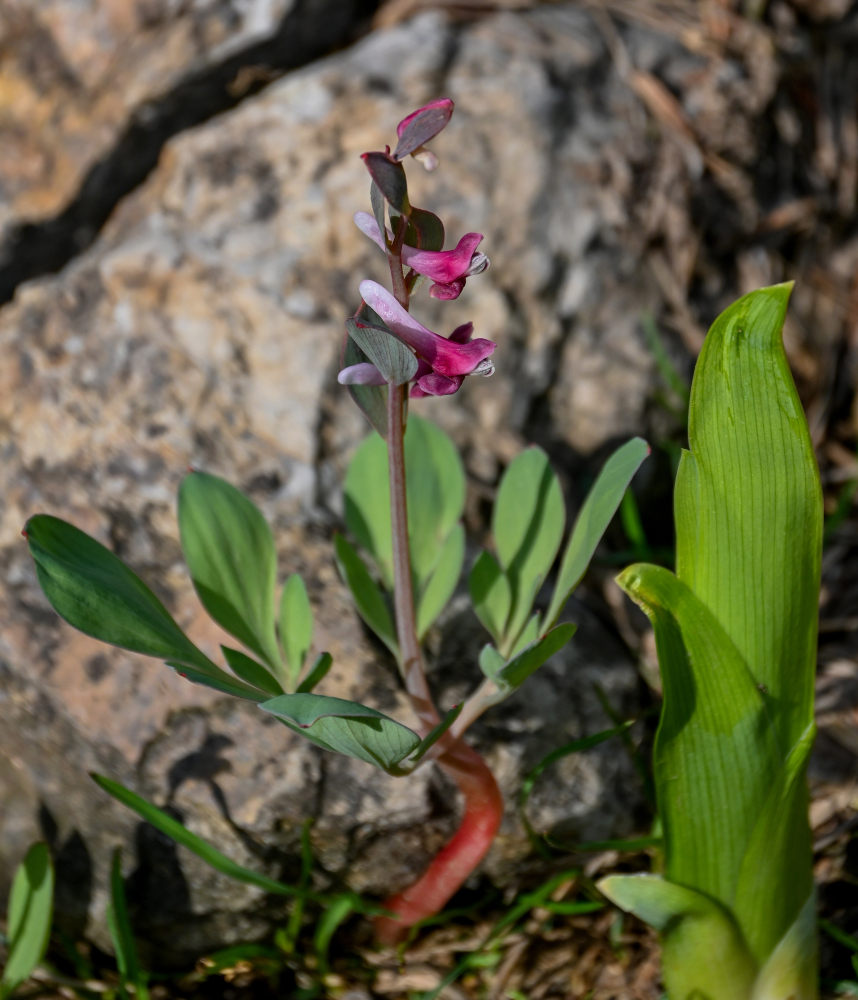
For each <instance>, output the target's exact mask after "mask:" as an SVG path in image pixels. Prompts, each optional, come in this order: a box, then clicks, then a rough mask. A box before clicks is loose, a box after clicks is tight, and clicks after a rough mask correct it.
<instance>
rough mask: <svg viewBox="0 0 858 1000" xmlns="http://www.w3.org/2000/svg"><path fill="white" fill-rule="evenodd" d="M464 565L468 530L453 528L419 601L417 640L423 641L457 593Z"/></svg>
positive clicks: (458, 527)
mask: <svg viewBox="0 0 858 1000" xmlns="http://www.w3.org/2000/svg"><path fill="white" fill-rule="evenodd" d="M464 561H465V529H464V528H463V527H462V525H461V524H456V525H454V526H453V530H452V531H451V532H450V534H449V535H448V536H447V540H446V541H445V542H444V544H443V545H442V546H441V551H440V553H439V555H438V562H437V563H436V565H435V569H434V570H433V571H432V573H431V575H430V576H429V579H428V580H427V581H426V584H425V586H424V587H423V592H422V593H421V594H420V596H419V598H418V599H417V637H418V639H420V640H421V641H422V639H423V637H424V636H425V635H426V633H427V632H428V631H429V628H430V626H431V625H432V623H433V622H434V621H435V619H436V618H437V617H438V615H440V614H441V612H442V611H443V610H444V608H445V607H446V605H447V602H448V601H449V600H450V598H451V597H452V596H453V593H454V591H455V590H456V584H457V583H458V582H459V577H460V576H461V573H462V563H463V562H464Z"/></svg>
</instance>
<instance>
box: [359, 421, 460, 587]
mask: <svg viewBox="0 0 858 1000" xmlns="http://www.w3.org/2000/svg"><path fill="white" fill-rule="evenodd" d="M405 471H406V489H407V503H408V534H409V546H410V551H411V568H412V573H413V575H414V578H415V581H416V583H417V589H418V590H420V589H422V587H423V586H424V585H425V583H426V581H427V580H428V578H429V576H430V574H431V573H432V571H433V570H434V568H435V566H436V564H437V562H438V560H439V558H440V554H441V550H442V547H443V545H444V543H445V542H446V541H447V538H448V537H449V535H450V532H451V531H452V530H453V528H454V527H455V525H456V524H457V522H458V521H459V518H460V517H461V515H462V510H463V508H464V503H465V475H464V471H463V470H462V463H461V460H460V459H459V456H458V453H457V452H456V449H455V447H454V446H453V443H452V442H451V441H450V439H449V438H448V437H447V435H446V434H444V432H443V431H442V430H440V428H438V427H436V426H435V425H434V424H432V423H430V422H429V421H428V420H422V419H421V418H420V417H415V416H413V415H412V416H411V417H410V418H409V420H408V426H407V428H406V432H405ZM344 492H345V518H346V525H347V527H348V529H349V532H350V533H351V534H352V535H353V536H354V538H355V539H356V540H357V541H358V542H359V544H360V545H361V546H362V547H363V548H364V549H365V550H366V551H367V552H368V553H369V554H370V555H371V556H372V558H373V560H374V561H375V563H376V565H377V567H378V570H379V573H380V574H381V577H382V580H383V582H384V585H385V587H386V588H387V589H388V590H391V589H392V587H393V556H392V551H393V543H392V540H391V533H390V479H389V475H388V468H387V447H386V445H385V443H384V441H383V440H382V439H381V438H380V437H378V436H377V435H371V436H370V437H368V438H367V439H366V440H365V441H364V442H363V443H362V444H361V445H360V447H359V448H358V449H357V451H356V452H355V455H354V458H353V459H352V461H351V463H350V465H349V468H348V471H347V473H346V481H345V488H344Z"/></svg>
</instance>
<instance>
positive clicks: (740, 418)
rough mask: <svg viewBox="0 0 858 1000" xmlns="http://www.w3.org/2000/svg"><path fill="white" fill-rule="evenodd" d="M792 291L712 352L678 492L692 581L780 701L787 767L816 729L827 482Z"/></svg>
mask: <svg viewBox="0 0 858 1000" xmlns="http://www.w3.org/2000/svg"><path fill="white" fill-rule="evenodd" d="M791 288H792V286H791V284H787V285H776V286H775V287H773V288H764V289H761V290H760V291H757V292H752V293H751V294H750V295H746V296H744V297H743V298H741V299H739V300H738V302H736V303H734V304H733V305H732V306H730V308H729V309H727V310H726V311H725V312H724V313H722V314H721V315H720V316H719V317H718V319H717V320H716V321H715V323H714V324H713V326H712V329H711V330H710V331H709V334H708V336H707V337H706V342H705V343H704V345H703V350H702V351H701V354H700V358H699V360H698V362H697V367H696V369H695V373H694V381H693V384H692V390H691V406H690V411H689V426H688V438H689V446H690V452H686V453H685V454H684V455H683V457H682V462H681V464H680V468H679V474H678V476H677V481H676V495H675V505H676V564H677V574H678V576H679V577H680V579H682V580H684V581H685V583H687V584H688V586H689V587H690V588H691V589H692V590H693V591H694V593H695V594H696V595H697V596H698V597H699V598H700V600H701V601H703V603H704V604H706V605H707V606H708V608H709V609H710V611H711V612H712V613H713V614H714V616H715V617H716V618H717V619H718V621H719V622H720V623H721V625H722V626H723V627H724V629H725V631H726V632H727V634H728V635H729V636H730V638H731V639H732V640H733V642H734V643H735V645H736V647H737V648H738V650H739V652H740V653H741V654H742V656H743V657H744V659H745V661H746V663H747V664H748V665H749V666H750V668H751V671H752V672H753V674H754V677H755V679H756V681H757V683H758V684H760V685H762V686H763V687H764V688H765V690H766V692H767V697H768V699H769V700H770V703H771V705H772V708H773V710H774V714H775V718H776V726H777V731H778V734H779V737H780V741H781V748H782V751H783V753H784V755H785V754H786V753H787V752H788V751H789V750H790V748H791V747H792V746H793V745H794V744H795V742H796V741H797V740H798V739H799V738H800V737H801V734H802V733H803V732H804V731H805V729H806V728H807V726H808V725H809V723H810V722H811V720H812V718H813V679H814V670H815V663H816V620H817V605H818V600H819V579H820V559H821V537H822V499H821V492H820V485H819V474H818V472H817V468H816V461H815V459H814V454H813V447H812V444H811V440H810V434H809V432H808V428H807V421H806V420H805V417H804V414H803V412H802V408H801V404H800V402H799V399H798V395H797V393H796V390H795V385H794V384H793V380H792V377H791V375H790V371H789V366H788V364H787V361H786V357H785V355H784V351H783V346H782V343H781V327H782V326H783V320H784V314H785V312H786V307H787V301H788V299H789V295H790V291H791Z"/></svg>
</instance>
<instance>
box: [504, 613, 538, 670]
mask: <svg viewBox="0 0 858 1000" xmlns="http://www.w3.org/2000/svg"><path fill="white" fill-rule="evenodd" d="M541 631H542V630H541V629H540V627H539V614H538V613H535V614H532V615H531V616H530V618H528V619H527V621H526V622H525V624H524V628H523V629H522V630H521V631H520V632H519V633H518V638H517V639H516V641H515V643H514V644H513V647H512V649H510V650H509V653H508V654H507V655H508V657H509V659H510V660H512V659H514V658H515V657H516V656H518V654H519V653H521V652H522V651H523V650H524V649H526V648H527V647H528V646H529V645H530V644H531V643H534V642H536V640H537V639H539V638H540V632H541Z"/></svg>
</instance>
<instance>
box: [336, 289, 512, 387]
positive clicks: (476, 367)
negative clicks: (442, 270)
mask: <svg viewBox="0 0 858 1000" xmlns="http://www.w3.org/2000/svg"><path fill="white" fill-rule="evenodd" d="M360 293H361V296H362V298H363V300H364V302H365V303H366V304H367V305H368V306H369V307H370V308H371V309H373V310H374V311H375V312H376V313H377V315H378V316H379V317H380V319H381V320H382V322H383V323H384V325H385V326H386V327H387V329H388V330H389V331H390V332H391V333H392V334H393V336H395V337H396V338H397V339H399V340H401V341H402V342H403V343H404V344H407V345H408V346H409V347H410V348H411V349H412V350H413V351H414V353H415V354H416V355H417V360H418V367H417V372H416V374H415V383H416V384H415V385H414V387H413V388H412V390H411V395H412V396H447V395H450V394H451V393H454V392H455V391H456V390H457V389H458V388H459V387H460V386H461V384H462V380H463V379H464V377H465V375H475V374H476V375H491V374H492V372H493V371H494V367H493V366H492V363H491V362H490V361H489V360H488V358H489V357H490V355H491V354H492V353H493V352H494V349H495V344H494V343H493V342H492V341H491V340H483V339H479V338H478V339H477V340H471V334H472V333H473V329H474V328H473V324H472V323H465V324H463V325H462V326H460V327H457V328H456V329H455V330H454V331H453V333H452V334H451V335H450V337H449V339H448V338H446V337H441V336H439V335H438V334H437V333H433V332H432V331H431V330H427V329H426V327H425V326H423V325H422V324H420V323H418V322H417V320H416V319H414V317H413V316H412V315H411V314H410V313H409V312H408V311H407V310H406V309H404V308H403V307H402V306H401V305H400V304H399V303H398V302H397V301H396V299H395V298H394V297H393V295H392V294H391V293H390V292H389V291H387V289H386V288H384V287H383V286H382V285H379V284H378V282H376V281H362V282H361V283H360ZM337 380H338V381H339V382H340V384H342V385H350V384H361V385H383V384H384V381H385V380H384V378H383V377H382V376H381V373H380V372H379V371H378V370H377V369H376V368H375V366H374V365H371V364H359V365H351V366H350V367H348V368H344V369H343V370H342V371H341V372H340V374H339V376H338V377H337Z"/></svg>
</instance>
